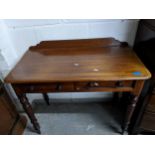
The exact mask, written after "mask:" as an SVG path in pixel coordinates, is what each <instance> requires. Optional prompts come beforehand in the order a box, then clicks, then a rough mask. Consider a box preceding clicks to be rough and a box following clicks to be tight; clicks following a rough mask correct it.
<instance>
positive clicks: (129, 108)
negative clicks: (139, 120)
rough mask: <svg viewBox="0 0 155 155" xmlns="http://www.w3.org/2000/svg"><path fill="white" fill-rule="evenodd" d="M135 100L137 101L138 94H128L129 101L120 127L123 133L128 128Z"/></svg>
mask: <svg viewBox="0 0 155 155" xmlns="http://www.w3.org/2000/svg"><path fill="white" fill-rule="evenodd" d="M137 101H138V96H134V95H131V96H130V101H129V102H128V105H127V111H126V116H125V120H124V124H123V128H122V130H123V131H122V133H123V134H124V133H125V132H126V131H127V130H128V127H129V124H130V120H131V117H132V115H133V112H134V110H135V107H136V103H137Z"/></svg>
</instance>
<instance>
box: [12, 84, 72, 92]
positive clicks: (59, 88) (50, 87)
mask: <svg viewBox="0 0 155 155" xmlns="http://www.w3.org/2000/svg"><path fill="white" fill-rule="evenodd" d="M13 87H14V89H15V91H16V93H46V92H70V91H74V85H73V83H50V84H49V83H48V84H22V85H18V84H16V85H13Z"/></svg>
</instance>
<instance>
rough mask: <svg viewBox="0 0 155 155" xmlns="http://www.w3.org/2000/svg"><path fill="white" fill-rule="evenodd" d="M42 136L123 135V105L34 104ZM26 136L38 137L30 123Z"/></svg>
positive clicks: (53, 102) (78, 102) (88, 102)
mask: <svg viewBox="0 0 155 155" xmlns="http://www.w3.org/2000/svg"><path fill="white" fill-rule="evenodd" d="M33 109H34V112H35V115H36V117H37V119H38V122H39V124H40V126H41V134H42V135H119V134H120V133H121V123H122V118H123V110H122V109H121V106H120V105H119V104H114V103H109V102H107V103H102V102H97V101H95V100H94V101H93V100H85V101H84V100H82V101H81V100H75V101H69V100H68V101H65V102H64V101H63V102H62V101H60V100H59V101H58V100H57V101H54V100H52V101H51V103H50V106H48V105H46V103H45V102H44V101H43V100H36V101H34V102H33ZM24 135H37V133H35V131H34V129H33V127H32V124H31V123H30V121H28V124H27V127H26V129H25V131H24Z"/></svg>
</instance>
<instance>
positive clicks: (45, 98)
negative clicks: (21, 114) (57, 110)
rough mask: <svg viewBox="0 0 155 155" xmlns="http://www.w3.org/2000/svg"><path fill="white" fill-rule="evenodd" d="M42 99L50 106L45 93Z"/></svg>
mask: <svg viewBox="0 0 155 155" xmlns="http://www.w3.org/2000/svg"><path fill="white" fill-rule="evenodd" d="M43 98H44V100H45V101H46V103H47V105H50V102H49V97H48V95H47V94H46V93H43Z"/></svg>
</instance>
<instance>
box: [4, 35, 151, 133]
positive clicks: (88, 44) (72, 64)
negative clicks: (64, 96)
mask: <svg viewBox="0 0 155 155" xmlns="http://www.w3.org/2000/svg"><path fill="white" fill-rule="evenodd" d="M150 77H151V74H150V72H149V71H148V70H147V69H146V67H145V66H144V65H143V63H142V62H141V61H140V60H139V58H138V57H137V56H136V54H135V53H134V52H133V51H132V49H131V48H130V47H128V46H127V44H124V43H121V42H119V41H117V40H115V39H114V38H103V39H102V38H101V39H82V40H61V41H42V42H41V43H39V44H37V45H36V46H32V47H30V48H29V49H28V51H27V52H26V53H25V55H24V56H23V57H22V59H21V60H20V61H19V62H18V63H17V65H16V66H15V67H14V69H12V71H11V72H10V73H9V74H8V76H7V77H6V78H5V82H6V83H10V84H11V85H12V87H13V88H14V90H15V92H16V94H17V96H18V98H19V100H20V102H21V104H22V106H23V108H24V109H25V112H26V113H27V115H28V116H29V118H30V120H31V122H32V124H33V126H34V128H35V130H36V131H37V132H38V133H41V131H40V126H39V123H38V121H37V119H36V117H35V115H34V112H33V109H32V107H31V105H30V103H29V101H28V99H27V97H26V93H43V94H44V97H45V99H46V101H48V96H47V95H46V93H48V92H128V93H130V102H129V104H128V108H127V111H126V116H124V124H123V125H122V126H123V132H124V131H126V130H127V129H128V126H129V123H130V120H131V117H132V114H133V112H134V109H135V106H136V103H137V100H138V97H139V95H140V93H141V90H142V88H143V84H144V82H145V80H147V79H149V78H150Z"/></svg>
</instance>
